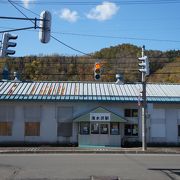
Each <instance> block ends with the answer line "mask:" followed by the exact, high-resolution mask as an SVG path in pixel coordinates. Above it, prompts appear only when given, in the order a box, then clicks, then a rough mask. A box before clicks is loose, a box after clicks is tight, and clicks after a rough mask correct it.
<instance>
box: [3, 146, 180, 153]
mask: <svg viewBox="0 0 180 180" xmlns="http://www.w3.org/2000/svg"><path fill="white" fill-rule="evenodd" d="M6 153H7V154H13V153H102V154H103V153H116V154H141V153H142V154H143V153H150V154H153V153H157V154H160V153H167V154H180V147H148V148H147V150H146V151H142V148H141V147H137V148H118V147H116V148H115V147H96V148H95V147H93V148H81V147H0V154H6Z"/></svg>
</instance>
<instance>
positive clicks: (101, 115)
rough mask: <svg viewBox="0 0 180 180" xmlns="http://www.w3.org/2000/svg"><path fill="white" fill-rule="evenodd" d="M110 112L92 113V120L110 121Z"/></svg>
mask: <svg viewBox="0 0 180 180" xmlns="http://www.w3.org/2000/svg"><path fill="white" fill-rule="evenodd" d="M110 120H111V114H110V113H90V121H102V122H104V121H110Z"/></svg>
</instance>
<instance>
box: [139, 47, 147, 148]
mask: <svg viewBox="0 0 180 180" xmlns="http://www.w3.org/2000/svg"><path fill="white" fill-rule="evenodd" d="M144 51H145V46H143V47H142V52H141V58H138V59H139V61H141V63H139V66H140V67H141V68H140V69H139V71H140V72H141V73H142V79H141V82H142V100H143V102H142V105H141V119H142V150H143V151H145V150H146V149H147V143H146V133H147V132H146V118H147V116H146V115H147V101H146V76H148V75H149V61H148V58H147V56H145V55H144Z"/></svg>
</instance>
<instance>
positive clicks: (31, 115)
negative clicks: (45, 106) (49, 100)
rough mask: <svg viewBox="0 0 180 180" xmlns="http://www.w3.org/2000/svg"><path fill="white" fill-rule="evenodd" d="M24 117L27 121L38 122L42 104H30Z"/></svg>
mask: <svg viewBox="0 0 180 180" xmlns="http://www.w3.org/2000/svg"><path fill="white" fill-rule="evenodd" d="M24 118H25V121H27V122H37V121H40V119H41V107H40V106H28V107H25V108H24Z"/></svg>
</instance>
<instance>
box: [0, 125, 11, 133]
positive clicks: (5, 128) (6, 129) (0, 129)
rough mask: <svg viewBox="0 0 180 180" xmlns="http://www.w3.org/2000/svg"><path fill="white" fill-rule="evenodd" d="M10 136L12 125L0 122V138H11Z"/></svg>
mask: <svg viewBox="0 0 180 180" xmlns="http://www.w3.org/2000/svg"><path fill="white" fill-rule="evenodd" d="M11 135H12V123H11V122H0V136H11Z"/></svg>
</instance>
